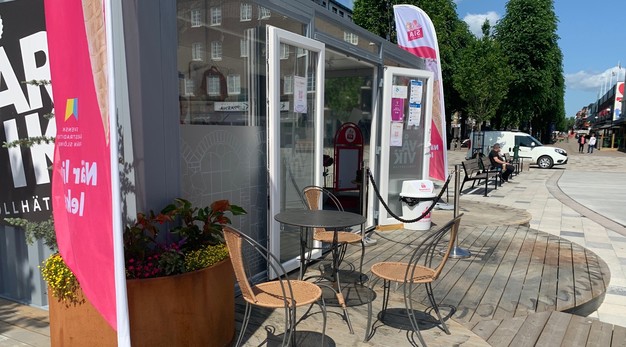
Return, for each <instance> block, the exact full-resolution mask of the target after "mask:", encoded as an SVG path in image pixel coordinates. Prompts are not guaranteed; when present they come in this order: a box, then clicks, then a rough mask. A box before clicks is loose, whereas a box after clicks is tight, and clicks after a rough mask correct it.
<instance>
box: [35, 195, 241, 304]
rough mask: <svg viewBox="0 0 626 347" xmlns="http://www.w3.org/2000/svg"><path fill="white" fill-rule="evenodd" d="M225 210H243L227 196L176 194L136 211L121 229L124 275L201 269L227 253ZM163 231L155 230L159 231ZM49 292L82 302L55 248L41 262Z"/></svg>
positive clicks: (146, 275) (135, 276) (235, 212)
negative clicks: (206, 198) (198, 203)
mask: <svg viewBox="0 0 626 347" xmlns="http://www.w3.org/2000/svg"><path fill="white" fill-rule="evenodd" d="M227 213H230V214H232V215H233V216H238V215H243V214H246V211H245V210H244V209H243V208H241V207H240V206H237V205H231V204H230V203H229V201H228V200H219V201H215V202H213V203H212V204H211V205H210V206H206V207H203V208H198V207H194V206H193V205H192V203H191V202H189V201H188V200H185V199H181V198H177V199H175V200H174V202H173V203H172V204H169V205H167V206H166V207H165V208H164V209H163V210H161V212H160V213H158V214H155V213H154V212H152V211H151V212H150V213H148V214H145V213H138V214H137V219H136V221H135V222H133V223H132V224H131V225H128V226H126V228H125V229H124V235H123V239H124V258H125V265H126V278H127V279H138V278H152V277H161V276H170V275H176V274H181V273H185V272H191V271H196V270H199V269H203V268H206V267H209V266H212V265H214V264H217V263H218V262H220V261H222V260H224V259H226V258H228V249H227V248H226V245H225V243H224V237H223V234H222V226H223V225H227V224H231V220H230V218H229V217H228V216H227ZM163 230H165V231H167V232H166V233H163V235H160V232H161V231H163ZM40 268H41V271H42V276H43V279H44V280H45V281H46V282H47V283H48V286H49V287H50V289H51V291H52V294H53V296H54V297H56V298H57V299H58V300H59V301H63V302H65V304H66V305H68V306H69V305H75V304H80V303H82V302H83V301H84V299H83V298H82V297H78V296H77V294H76V293H77V291H76V290H77V289H78V288H79V287H80V284H79V283H78V281H77V279H76V277H74V274H73V273H72V272H71V271H70V269H69V268H68V267H67V266H66V265H65V263H64V262H63V259H62V258H61V256H60V255H59V254H58V253H56V254H53V255H52V256H50V257H49V258H48V259H46V260H45V261H44V262H43V264H42V266H41V267H40Z"/></svg>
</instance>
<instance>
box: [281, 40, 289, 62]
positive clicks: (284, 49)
mask: <svg viewBox="0 0 626 347" xmlns="http://www.w3.org/2000/svg"><path fill="white" fill-rule="evenodd" d="M280 59H282V60H285V59H289V46H287V45H286V44H284V43H281V44H280Z"/></svg>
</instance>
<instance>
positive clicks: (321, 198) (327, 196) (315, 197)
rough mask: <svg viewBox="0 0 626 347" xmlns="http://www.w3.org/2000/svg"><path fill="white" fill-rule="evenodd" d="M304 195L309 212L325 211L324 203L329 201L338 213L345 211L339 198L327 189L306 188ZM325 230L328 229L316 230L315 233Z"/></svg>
mask: <svg viewBox="0 0 626 347" xmlns="http://www.w3.org/2000/svg"><path fill="white" fill-rule="evenodd" d="M302 193H303V195H304V199H305V201H306V204H307V207H308V208H309V210H323V209H324V202H326V201H328V202H329V203H330V204H331V207H333V208H335V209H336V210H338V211H343V206H342V205H341V202H340V201H339V198H337V196H335V194H333V193H332V192H331V191H329V190H328V189H326V188H322V187H319V186H306V187H304V189H303V190H302ZM325 230H326V229H324V228H314V230H313V232H315V233H317V232H323V231H325Z"/></svg>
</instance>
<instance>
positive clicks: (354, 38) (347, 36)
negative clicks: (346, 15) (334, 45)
mask: <svg viewBox="0 0 626 347" xmlns="http://www.w3.org/2000/svg"><path fill="white" fill-rule="evenodd" d="M343 40H344V41H346V42H348V43H351V44H353V45H355V46H357V45H358V44H359V36H358V35H356V34H353V33H351V32H347V31H344V32H343Z"/></svg>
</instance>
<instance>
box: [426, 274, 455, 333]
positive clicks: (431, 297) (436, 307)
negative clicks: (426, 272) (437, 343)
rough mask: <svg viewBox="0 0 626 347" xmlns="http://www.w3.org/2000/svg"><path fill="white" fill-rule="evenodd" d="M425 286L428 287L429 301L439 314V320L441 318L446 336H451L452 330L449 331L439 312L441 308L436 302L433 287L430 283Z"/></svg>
mask: <svg viewBox="0 0 626 347" xmlns="http://www.w3.org/2000/svg"><path fill="white" fill-rule="evenodd" d="M425 286H426V294H428V299H429V300H430V304H431V305H432V306H433V309H434V310H435V313H436V314H437V318H439V322H440V323H441V327H442V328H443V330H444V331H445V332H446V334H448V335H450V330H448V326H447V325H446V323H445V322H444V321H443V319H442V318H441V313H440V312H439V306H438V305H437V302H436V301H435V295H434V294H433V287H432V286H431V284H430V283H426V285H425Z"/></svg>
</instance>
